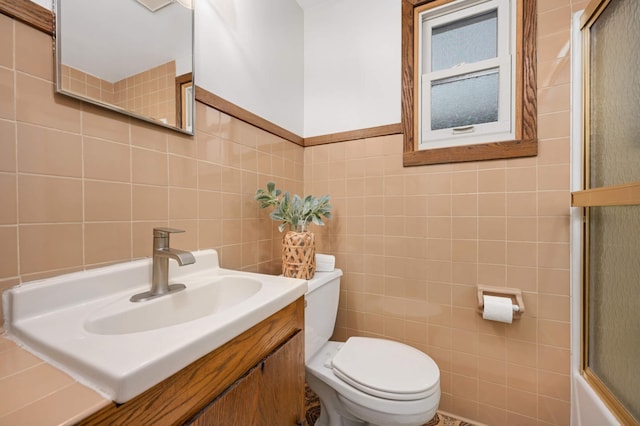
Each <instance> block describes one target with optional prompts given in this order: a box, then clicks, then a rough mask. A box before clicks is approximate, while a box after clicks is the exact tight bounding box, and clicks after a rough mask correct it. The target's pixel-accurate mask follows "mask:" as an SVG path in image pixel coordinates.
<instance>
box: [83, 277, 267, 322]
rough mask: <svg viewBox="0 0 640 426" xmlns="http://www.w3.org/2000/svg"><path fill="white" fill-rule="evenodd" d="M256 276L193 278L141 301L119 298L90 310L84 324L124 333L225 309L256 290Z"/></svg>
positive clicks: (259, 285) (257, 288)
mask: <svg viewBox="0 0 640 426" xmlns="http://www.w3.org/2000/svg"><path fill="white" fill-rule="evenodd" d="M260 288H262V283H261V282H260V280H258V279H256V278H250V277H241V276H232V275H231V276H223V277H218V278H215V279H213V280H211V279H207V278H204V279H202V282H199V283H198V282H192V283H191V286H189V288H188V289H187V291H181V292H178V293H175V294H171V295H168V296H165V297H160V298H157V299H153V300H149V301H147V302H143V303H132V302H131V301H130V300H129V299H127V298H123V299H119V300H117V301H115V302H113V303H111V304H109V305H107V306H105V307H103V308H102V309H99V310H98V311H96V312H94V313H93V314H91V315H90V316H89V317H88V318H87V319H86V320H85V322H84V328H85V329H86V330H87V331H88V332H90V333H96V334H126V333H137V332H140V331H147V330H153V329H157V328H163V327H169V326H172V325H176V324H182V323H183V322H187V321H193V320H195V319H198V318H202V317H204V316H206V315H212V314H215V313H217V312H220V311H223V310H225V309H228V308H230V307H232V306H234V305H236V304H238V303H240V302H242V301H243V300H246V299H248V298H249V297H251V296H253V295H254V294H256V293H257V292H258V291H260Z"/></svg>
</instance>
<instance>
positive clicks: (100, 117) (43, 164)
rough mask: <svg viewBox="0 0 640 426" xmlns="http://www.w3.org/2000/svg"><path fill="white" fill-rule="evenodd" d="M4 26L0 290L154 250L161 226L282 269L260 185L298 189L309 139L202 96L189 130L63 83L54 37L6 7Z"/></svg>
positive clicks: (238, 260)
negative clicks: (86, 96)
mask: <svg viewBox="0 0 640 426" xmlns="http://www.w3.org/2000/svg"><path fill="white" fill-rule="evenodd" d="M0 34H2V43H6V44H7V46H8V48H7V49H0V200H1V201H0V203H1V204H0V206H1V208H0V290H4V289H6V288H8V287H10V286H12V285H14V284H17V283H20V282H27V281H31V280H35V279H40V278H43V277H48V276H54V275H59V274H63V273H67V272H72V271H77V270H82V269H85V268H94V267H99V266H103V265H107V264H110V263H114V262H122V261H128V260H131V259H136V258H141V257H146V256H149V255H150V253H151V244H152V233H151V231H152V228H153V227H154V226H172V227H176V228H182V229H185V230H186V231H187V232H186V233H184V234H179V235H175V236H174V237H172V244H173V245H175V247H179V248H183V249H188V250H195V249H204V248H217V249H218V250H219V253H220V256H221V261H222V265H223V266H225V267H228V268H240V269H246V270H254V271H255V270H258V271H263V272H278V268H279V264H278V261H277V259H278V258H279V256H280V253H279V245H278V240H279V237H278V236H276V237H275V238H272V236H273V235H276V234H277V230H276V231H275V232H276V234H272V232H273V231H274V229H275V224H274V223H273V222H272V221H271V220H270V219H268V218H267V216H266V213H267V212H266V211H262V210H260V209H259V208H258V205H257V203H256V202H255V201H254V200H253V194H254V193H255V191H256V189H257V188H258V186H264V185H266V182H267V181H269V180H275V181H276V182H278V184H279V185H281V186H283V187H286V188H287V189H290V190H291V191H295V192H300V191H301V190H302V175H303V173H302V168H303V149H302V148H301V147H299V146H297V145H294V144H291V143H289V142H287V141H285V140H283V139H280V138H278V137H276V136H273V135H271V134H269V133H266V132H264V131H262V130H259V129H257V128H255V127H253V126H250V125H248V124H245V123H243V122H240V121H238V120H236V119H233V118H231V117H229V116H227V115H225V114H222V113H220V112H218V111H216V110H213V109H211V108H208V107H206V106H204V105H202V104H198V105H197V110H196V115H197V130H196V133H197V135H196V136H195V137H189V136H186V135H183V134H181V133H176V132H172V131H169V130H166V129H164V128H161V127H157V126H152V125H150V124H147V123H145V122H142V121H139V120H136V119H133V118H129V117H126V116H123V115H120V114H116V113H114V112H111V111H108V110H105V109H102V108H98V107H94V106H91V105H88V104H86V103H83V102H79V101H77V100H75V99H71V98H68V97H65V96H62V95H58V94H55V91H54V84H53V81H54V75H53V67H52V64H53V58H52V51H51V38H50V37H49V36H47V35H46V34H44V33H41V32H38V31H36V30H34V29H32V28H30V27H28V26H26V25H23V24H22V23H19V22H17V21H14V20H12V19H10V18H7V17H6V16H4V15H0ZM5 36H6V37H5ZM27 47H28V48H27ZM14 58H15V59H14ZM273 259H276V261H275V262H274V261H273Z"/></svg>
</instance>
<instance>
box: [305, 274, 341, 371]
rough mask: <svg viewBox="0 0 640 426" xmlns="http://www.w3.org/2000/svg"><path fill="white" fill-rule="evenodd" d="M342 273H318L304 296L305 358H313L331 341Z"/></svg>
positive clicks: (309, 281)
mask: <svg viewBox="0 0 640 426" xmlns="http://www.w3.org/2000/svg"><path fill="white" fill-rule="evenodd" d="M341 276H342V271H341V270H340V269H334V270H333V271H331V272H316V273H315V275H314V276H313V278H312V279H310V280H308V281H307V282H308V289H307V292H306V294H305V295H304V300H305V309H304V333H305V334H304V346H305V347H304V356H305V361H306V360H308V359H309V358H311V357H312V356H313V355H314V354H315V353H316V352H318V350H319V349H320V348H321V347H322V346H323V345H324V344H325V343H326V342H328V341H329V338H330V337H331V335H332V334H333V328H334V327H335V325H336V316H337V315H338V300H339V298H340V277H341Z"/></svg>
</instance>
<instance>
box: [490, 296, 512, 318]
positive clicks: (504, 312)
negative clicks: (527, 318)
mask: <svg viewBox="0 0 640 426" xmlns="http://www.w3.org/2000/svg"><path fill="white" fill-rule="evenodd" d="M482 297H483V299H484V310H483V311H482V318H483V319H486V320H490V321H499V322H506V323H508V324H511V322H512V321H513V304H512V302H511V298H510V297H498V296H486V295H485V296H482Z"/></svg>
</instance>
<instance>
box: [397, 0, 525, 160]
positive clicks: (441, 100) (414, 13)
mask: <svg viewBox="0 0 640 426" xmlns="http://www.w3.org/2000/svg"><path fill="white" fill-rule="evenodd" d="M434 5H435V6H434ZM535 13H536V11H535V1H533V0H519V1H517V0H488V1H487V0H456V1H453V0H451V1H444V2H443V1H436V2H432V1H428V2H427V1H421V2H420V1H418V2H416V1H410V0H404V1H403V131H404V136H405V155H404V164H405V166H415V165H421V164H434V163H447V162H459V161H475V160H486V159H494V158H510V157H521V156H532V155H536V154H537V141H536V117H535V116H536V108H535V87H536V81H535V66H534V63H535Z"/></svg>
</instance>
